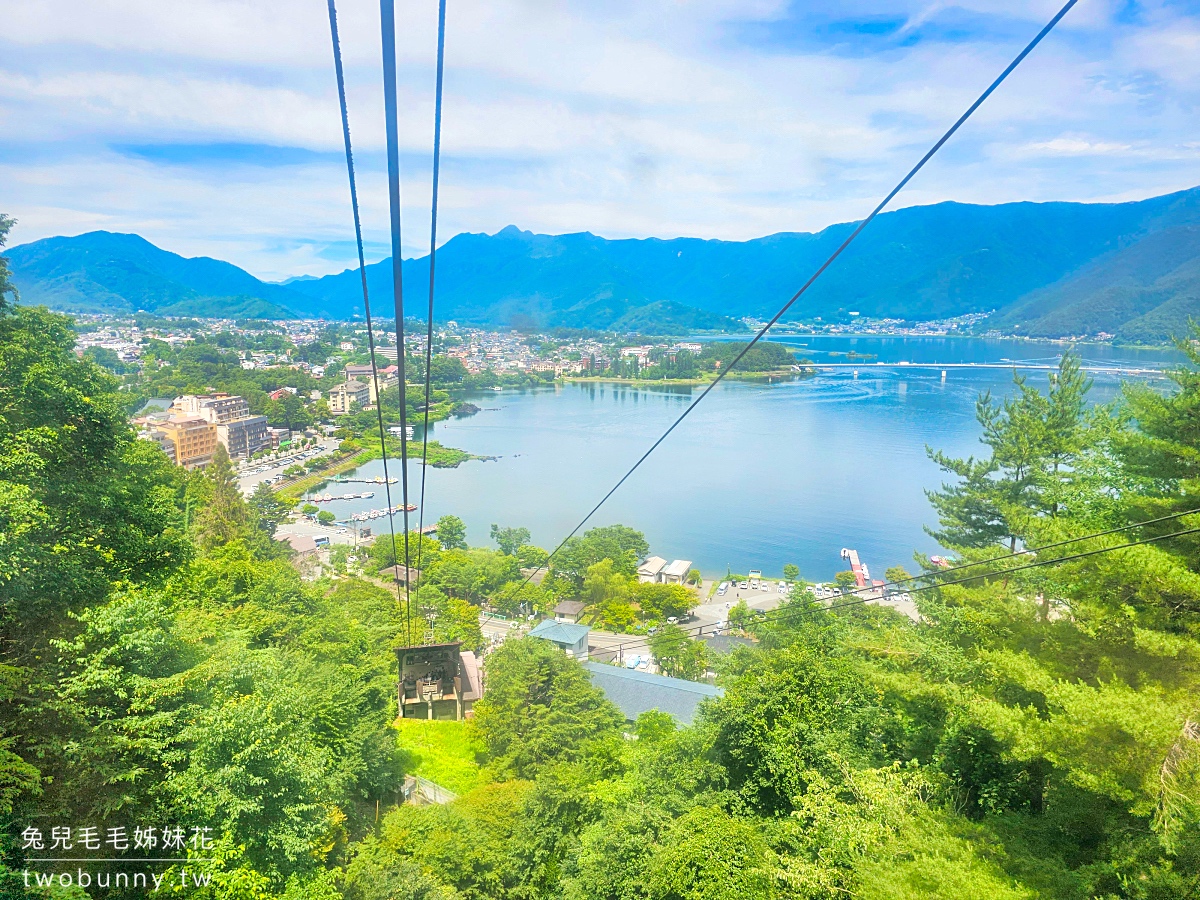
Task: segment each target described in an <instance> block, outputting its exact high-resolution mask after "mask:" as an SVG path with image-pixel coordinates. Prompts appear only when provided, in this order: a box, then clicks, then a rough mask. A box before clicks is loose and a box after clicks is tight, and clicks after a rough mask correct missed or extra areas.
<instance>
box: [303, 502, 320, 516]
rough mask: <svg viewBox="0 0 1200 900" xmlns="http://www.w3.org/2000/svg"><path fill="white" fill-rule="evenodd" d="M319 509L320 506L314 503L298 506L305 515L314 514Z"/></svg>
mask: <svg viewBox="0 0 1200 900" xmlns="http://www.w3.org/2000/svg"><path fill="white" fill-rule="evenodd" d="M320 511H321V507H319V506H317V504H315V503H305V504H304V505H303V506H302V507H300V512H302V513H303V514H304V515H306V516H315V515H316V514H317V513H319V512H320Z"/></svg>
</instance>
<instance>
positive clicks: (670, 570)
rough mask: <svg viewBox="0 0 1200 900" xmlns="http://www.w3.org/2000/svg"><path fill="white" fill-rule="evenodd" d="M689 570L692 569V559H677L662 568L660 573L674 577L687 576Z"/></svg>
mask: <svg viewBox="0 0 1200 900" xmlns="http://www.w3.org/2000/svg"><path fill="white" fill-rule="evenodd" d="M690 571H692V561H691V560H690V559H677V560H675V561H674V562H673V563H671V564H670V565H669V566H667V567H666V568H665V569H663V570H662V574H664V575H672V576H674V577H676V578H687V574H688V572H690Z"/></svg>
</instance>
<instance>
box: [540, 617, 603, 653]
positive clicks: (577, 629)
mask: <svg viewBox="0 0 1200 900" xmlns="http://www.w3.org/2000/svg"><path fill="white" fill-rule="evenodd" d="M591 631H592V629H590V628H588V627H587V626H586V625H573V624H571V623H570V622H555V621H554V620H553V619H546V620H545V621H542V622H539V623H538V624H537V627H536V628H534V629H533V630H532V631H531V632H529V636H530V637H535V638H541V639H542V640H544V641H550V643H552V644H556V645H558V647H559V649H561V650H565V651H567V653H568V654H570V655H571V656H574V657H576V658H578V659H586V658H587V653H588V635H589V634H591Z"/></svg>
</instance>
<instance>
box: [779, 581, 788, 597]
mask: <svg viewBox="0 0 1200 900" xmlns="http://www.w3.org/2000/svg"><path fill="white" fill-rule="evenodd" d="M787 589H788V583H787V582H786V581H781V582H779V593H781V594H786V593H787Z"/></svg>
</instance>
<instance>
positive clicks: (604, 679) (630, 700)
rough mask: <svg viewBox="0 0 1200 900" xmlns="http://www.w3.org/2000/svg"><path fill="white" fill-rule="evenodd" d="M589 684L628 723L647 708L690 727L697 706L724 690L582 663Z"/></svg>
mask: <svg viewBox="0 0 1200 900" xmlns="http://www.w3.org/2000/svg"><path fill="white" fill-rule="evenodd" d="M583 667H584V668H585V669H587V670H588V674H589V675H590V676H591V679H592V684H594V685H596V687H598V688H600V690H602V691H604V694H605V696H607V697H608V699H609V700H610V701H612V703H613V705H614V706H616V707H617V709H619V710H621V712H622V713H624V715H625V718H626V719H628V720H629V721H630V722H632V721H634V720H635V719H636V718H637V717H638V716H640V715H641V714H642V713H644V712H646V711H647V710H650V709H657V710H659V711H661V712H665V713H667V714H668V715H670V716H671V717H672V718H674V719H675V721H677V722H678V723H679V724H681V725H691V724H692V720H694V719H695V718H696V710H697V708H698V707H699V706H700V704H701V703H702V702H703V701H705V700H707V699H709V698H710V697H721V696H724V694H725V691H724V690H722V689H721V688H719V687H714V686H713V685H711V684H698V683H697V682H695V681H685V680H684V679H682V678H668V677H667V676H666V675H651V674H649V673H648V672H639V671H637V670H636V669H626V668H625V667H624V666H610V665H607V664H605V663H594V662H589V663H584V664H583Z"/></svg>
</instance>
